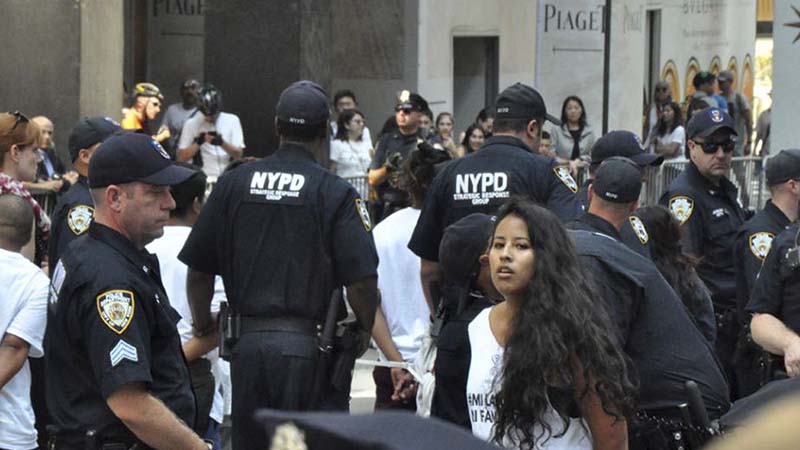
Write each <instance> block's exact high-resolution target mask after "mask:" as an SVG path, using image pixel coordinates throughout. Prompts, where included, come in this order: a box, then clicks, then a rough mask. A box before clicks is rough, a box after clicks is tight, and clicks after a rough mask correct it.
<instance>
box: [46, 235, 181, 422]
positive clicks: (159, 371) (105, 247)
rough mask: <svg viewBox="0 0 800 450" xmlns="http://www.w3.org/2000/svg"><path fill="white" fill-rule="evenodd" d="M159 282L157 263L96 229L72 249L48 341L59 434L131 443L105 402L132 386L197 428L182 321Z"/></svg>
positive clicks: (58, 273) (60, 275)
mask: <svg viewBox="0 0 800 450" xmlns="http://www.w3.org/2000/svg"><path fill="white" fill-rule="evenodd" d="M159 274H160V271H159V266H158V260H157V259H156V257H155V256H154V255H152V254H150V253H148V252H146V251H144V250H137V249H136V248H135V247H134V246H133V244H132V243H131V242H130V241H129V240H128V239H127V238H125V237H124V236H123V235H121V234H120V233H118V232H116V231H114V230H112V229H111V228H107V227H105V226H103V225H101V224H99V223H96V222H95V223H92V225H91V226H90V228H89V231H88V232H87V233H86V235H84V236H81V237H80V238H78V239H76V240H75V241H73V242H72V243H71V244H70V245H69V248H68V251H67V252H65V253H64V255H63V258H62V260H61V263H60V264H59V265H58V266H56V268H55V269H54V272H53V277H52V290H51V304H50V310H49V313H48V320H47V332H46V335H45V348H46V351H45V361H46V367H47V372H46V383H47V405H48V409H49V410H50V413H51V414H52V420H53V423H54V424H55V426H56V427H58V429H59V433H66V435H71V436H76V435H80V436H82V434H81V433H85V432H86V431H87V430H89V429H92V428H94V429H96V430H97V431H98V432H103V433H104V434H106V433H108V434H110V435H124V436H129V434H128V433H129V432H128V431H127V429H126V428H125V426H124V425H123V424H122V422H121V421H120V420H119V419H118V418H117V417H116V416H115V415H114V414H113V413H112V411H111V410H110V409H109V407H108V406H107V404H106V399H107V398H108V397H109V396H110V395H111V394H112V393H114V392H115V391H117V390H118V389H120V388H121V387H122V386H124V385H126V384H130V383H144V384H145V385H146V386H147V389H148V391H149V392H150V393H151V394H152V395H154V396H155V397H157V398H159V399H160V400H161V401H163V402H164V404H165V405H166V406H167V407H168V408H169V409H170V410H172V411H173V412H174V413H175V414H176V415H177V416H178V417H179V418H180V419H181V420H183V421H184V422H186V423H187V424H189V425H192V424H193V423H194V420H195V399H194V393H193V391H192V386H191V383H190V379H189V369H188V368H187V366H186V360H185V359H184V357H183V350H182V347H181V341H180V336H179V335H178V330H177V328H176V324H177V322H178V320H180V315H179V314H178V312H177V311H175V310H174V309H173V308H172V307H171V306H170V304H169V299H168V298H167V294H166V292H165V291H164V288H163V286H162V284H161V278H160V275H159ZM56 295H57V297H55V296H56ZM55 298H57V301H54V299H55ZM104 430H105V431H104ZM108 434H106V435H108Z"/></svg>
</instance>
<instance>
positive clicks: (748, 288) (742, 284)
mask: <svg viewBox="0 0 800 450" xmlns="http://www.w3.org/2000/svg"><path fill="white" fill-rule="evenodd" d="M790 224H791V222H790V221H789V218H788V217H786V214H784V213H783V211H781V210H780V209H778V207H777V206H775V204H773V203H772V200H769V201H767V204H766V205H765V206H764V209H762V210H761V211H759V212H758V213H756V215H754V216H753V217H752V218H751V219H750V220H748V221H747V222H745V224H744V225H742V227H741V228H739V232H738V234H737V236H736V247H735V249H734V260H735V267H736V297H737V298H736V300H737V301H736V303H737V305H738V311H739V314H740V320H741V321H742V322H745V321H746V317H745V314H744V308H745V306H747V302H748V301H749V300H750V293H751V292H752V291H753V283H754V282H755V281H756V277H757V276H758V271H759V270H761V265H762V264H763V263H764V260H765V259H766V258H767V254H768V253H769V250H770V248H771V247H772V242H773V239H775V236H777V235H778V234H780V233H781V232H782V231H783V230H785V229H786V228H787V227H788V226H789V225H790Z"/></svg>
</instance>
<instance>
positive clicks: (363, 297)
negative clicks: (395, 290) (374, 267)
mask: <svg viewBox="0 0 800 450" xmlns="http://www.w3.org/2000/svg"><path fill="white" fill-rule="evenodd" d="M347 301H348V302H349V303H350V307H352V308H353V312H354V313H355V314H356V319H357V320H358V324H359V325H361V328H362V329H364V330H365V331H367V332H369V333H371V332H372V327H373V324H374V322H375V310H376V309H377V308H378V305H379V304H380V299H379V297H378V280H377V279H376V278H375V277H371V278H365V279H363V280H359V281H356V282H355V283H353V284H350V285H348V286H347Z"/></svg>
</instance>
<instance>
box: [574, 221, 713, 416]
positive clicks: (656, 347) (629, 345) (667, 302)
mask: <svg viewBox="0 0 800 450" xmlns="http://www.w3.org/2000/svg"><path fill="white" fill-rule="evenodd" d="M569 233H570V236H571V237H572V239H573V241H574V242H575V248H576V250H577V253H578V257H579V258H580V261H581V265H582V266H583V268H584V273H587V274H589V277H590V280H591V281H592V282H593V283H594V286H595V287H596V288H597V293H598V295H599V296H600V298H601V299H602V300H603V302H604V304H605V305H606V307H607V309H606V311H607V313H608V315H609V316H610V319H611V323H612V326H613V330H614V331H615V335H616V337H617V339H618V341H619V343H620V346H621V348H622V349H623V351H625V353H626V354H627V355H628V356H629V357H630V358H631V360H632V361H633V365H634V367H635V369H636V375H637V376H638V379H639V382H640V391H639V399H638V406H637V407H638V409H640V410H641V409H646V410H652V409H660V408H667V407H674V406H675V405H678V404H680V403H685V402H686V398H687V397H686V389H685V386H684V383H685V382H686V381H688V380H694V381H695V382H697V384H698V386H699V388H700V393H701V394H702V396H703V400H704V401H705V404H706V405H707V406H708V407H709V408H710V409H711V410H714V411H718V412H719V411H725V410H727V408H728V406H729V400H728V386H727V382H726V381H725V376H724V375H723V373H722V369H721V367H720V366H719V364H718V362H717V360H716V357H715V356H714V351H713V348H712V345H711V344H710V343H709V342H708V341H707V340H706V338H705V337H704V336H703V334H702V333H701V332H700V330H699V328H698V327H697V326H696V325H695V324H694V322H693V321H692V318H691V317H690V315H689V312H688V310H687V309H686V307H685V306H684V305H683V303H682V302H681V300H680V298H679V297H678V295H677V294H676V293H675V291H674V290H673V289H672V288H671V287H670V286H669V284H668V283H667V281H666V280H665V279H664V278H663V277H662V276H661V274H660V273H659V272H658V269H657V268H656V267H655V265H654V264H653V263H652V262H651V261H650V260H648V259H646V258H644V257H642V256H640V255H638V254H636V253H634V252H633V251H632V250H630V249H629V248H628V247H626V246H625V245H624V244H622V243H621V242H619V241H617V240H615V239H613V238H611V237H609V236H607V235H605V234H601V233H594V232H587V231H583V230H574V231H570V232H569Z"/></svg>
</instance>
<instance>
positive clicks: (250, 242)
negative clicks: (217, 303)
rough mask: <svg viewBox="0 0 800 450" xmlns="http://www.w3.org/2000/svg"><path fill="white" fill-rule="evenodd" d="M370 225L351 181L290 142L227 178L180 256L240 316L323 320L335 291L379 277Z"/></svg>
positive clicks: (214, 193) (202, 215)
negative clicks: (214, 283) (219, 289)
mask: <svg viewBox="0 0 800 450" xmlns="http://www.w3.org/2000/svg"><path fill="white" fill-rule="evenodd" d="M371 229H372V225H371V223H370V221H369V214H368V212H367V205H366V203H365V202H364V201H363V200H362V199H361V198H359V196H358V193H357V192H356V190H355V189H354V188H353V187H352V186H351V185H350V184H349V183H347V182H346V181H344V180H343V179H341V178H339V177H338V176H336V175H334V174H332V173H331V172H329V171H328V170H326V169H325V168H323V167H322V166H320V165H319V164H318V163H317V162H316V161H315V160H314V157H313V155H312V154H311V152H310V151H309V150H307V149H306V148H305V147H303V146H300V145H297V144H284V145H282V146H281V147H280V148H279V149H278V150H277V151H276V152H275V153H274V154H273V155H271V156H268V157H266V158H264V159H261V160H258V161H254V162H251V163H248V164H245V165H242V166H240V167H238V168H236V169H235V170H233V171H231V172H230V173H228V174H225V175H224V176H223V177H221V178H220V180H219V183H217V185H216V187H215V188H214V191H213V192H212V193H211V195H210V196H209V199H208V201H207V203H206V205H205V206H204V208H203V211H202V212H201V214H200V217H199V218H198V220H197V223H196V224H195V225H194V227H193V228H192V232H191V234H190V235H189V238H188V239H187V241H186V244H185V245H184V247H183V250H181V253H180V255H179V258H180V260H181V261H183V262H184V263H186V264H187V265H188V266H189V267H191V268H193V269H195V270H198V271H200V272H204V273H207V274H219V275H222V278H223V281H224V283H225V292H226V294H227V297H228V301H229V302H230V304H231V305H232V306H233V308H235V309H236V310H237V311H238V312H239V313H240V314H242V315H245V316H269V317H302V318H308V319H313V320H319V321H323V320H324V319H325V311H326V308H327V304H328V301H329V300H330V295H331V293H332V292H333V289H334V288H337V287H340V286H347V285H349V284H352V283H354V282H356V281H360V280H363V279H365V278H369V277H374V276H377V265H378V256H377V252H376V250H375V244H374V242H373V240H372V234H371Z"/></svg>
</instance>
